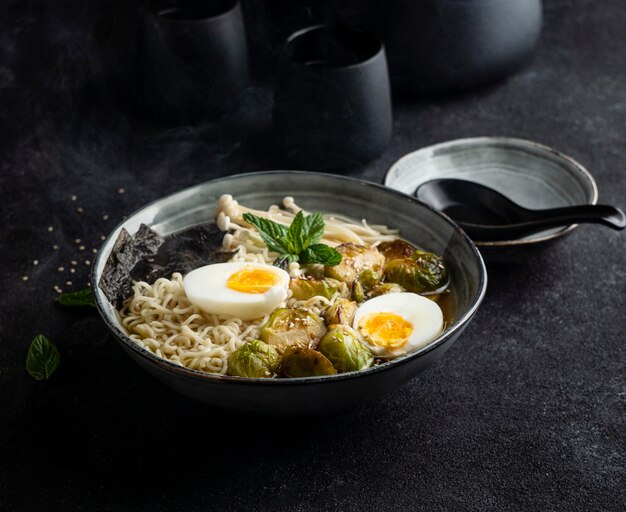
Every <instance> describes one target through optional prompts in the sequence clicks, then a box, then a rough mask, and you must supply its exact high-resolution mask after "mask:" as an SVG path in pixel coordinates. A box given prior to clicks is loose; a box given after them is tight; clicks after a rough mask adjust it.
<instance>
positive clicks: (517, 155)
mask: <svg viewBox="0 0 626 512" xmlns="http://www.w3.org/2000/svg"><path fill="white" fill-rule="evenodd" d="M438 178H457V179H463V180H468V181H474V182H476V183H480V184H482V185H486V186H488V187H491V188H493V189H495V190H497V191H498V192H500V193H502V194H505V195H506V196H508V197H509V198H510V199H512V200H513V201H515V202H516V203H518V204H519V205H521V206H524V207H526V208H533V209H542V208H557V207H560V206H573V205H579V204H596V203H597V201H598V190H597V187H596V183H595V181H594V179H593V177H592V176H591V174H590V173H589V171H587V170H586V169H585V168H584V167H583V166H582V165H581V164H579V163H578V162H576V161H575V160H573V159H572V158H570V157H568V156H567V155H564V154H563V153H560V152H559V151H557V150H555V149H553V148H550V147H548V146H544V145H543V144H539V143H537V142H532V141H527V140H523V139H515V138H509V137H476V138H470V139H458V140H453V141H449V142H443V143H441V144H435V145H433V146H428V147H425V148H422V149H419V150H418V151H415V152H413V153H409V154H408V155H405V156H404V157H402V158H401V159H400V160H398V161H397V162H396V163H394V164H393V165H392V166H391V168H390V169H389V171H387V174H386V175H385V177H384V179H383V183H384V184H385V185H386V186H388V187H390V188H393V189H396V190H399V191H401V192H404V193H406V194H410V195H412V194H413V193H414V192H415V189H416V188H417V187H418V186H419V185H421V184H422V183H424V182H426V181H430V180H433V179H438ZM575 228H576V225H570V226H563V227H559V228H554V229H550V230H546V231H543V232H541V233H536V234H534V235H532V236H528V237H525V238H520V239H516V240H506V241H498V242H476V245H477V246H478V247H479V249H480V250H481V252H482V253H483V255H490V254H491V253H492V252H493V250H494V249H498V250H511V249H522V248H524V247H527V246H533V247H536V246H539V245H544V244H546V243H547V242H550V241H553V240H556V239H558V238H560V237H562V236H563V235H566V234H567V233H570V232H571V231H572V230H573V229H575Z"/></svg>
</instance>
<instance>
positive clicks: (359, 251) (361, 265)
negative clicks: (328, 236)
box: [324, 243, 385, 284]
mask: <svg viewBox="0 0 626 512" xmlns="http://www.w3.org/2000/svg"><path fill="white" fill-rule="evenodd" d="M335 249H337V251H339V252H340V253H341V255H342V260H341V263H340V264H339V265H335V266H333V267H324V271H325V273H326V276H327V277H332V278H333V279H337V280H339V281H342V282H344V283H348V284H352V283H353V282H354V281H355V280H356V278H357V277H358V275H359V274H360V273H361V272H362V271H363V270H366V269H369V270H371V271H372V272H374V273H382V271H383V268H384V266H385V257H384V256H383V255H382V254H380V253H379V252H378V250H377V249H376V248H375V247H365V246H364V245H356V244H352V243H349V244H342V245H339V246H337V247H335Z"/></svg>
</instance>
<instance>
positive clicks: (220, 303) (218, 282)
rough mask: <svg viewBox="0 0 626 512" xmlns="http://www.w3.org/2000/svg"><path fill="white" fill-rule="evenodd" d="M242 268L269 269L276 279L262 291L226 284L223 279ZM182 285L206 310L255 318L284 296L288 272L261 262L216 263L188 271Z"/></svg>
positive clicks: (248, 318) (272, 307)
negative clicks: (239, 288) (234, 287)
mask: <svg viewBox="0 0 626 512" xmlns="http://www.w3.org/2000/svg"><path fill="white" fill-rule="evenodd" d="M245 268H252V269H259V270H264V271H267V272H272V273H273V274H274V275H275V276H276V277H277V278H278V283H277V284H276V285H274V286H272V287H271V288H270V289H269V290H267V291H266V292H265V293H245V292H240V291H237V290H233V289H231V288H229V287H228V286H227V284H226V283H227V281H228V279H229V278H230V276H232V275H233V274H234V273H235V272H239V271H240V270H243V269H245ZM183 287H184V289H185V294H186V295H187V297H188V298H189V301H190V302H191V303H192V304H194V305H196V306H198V307H199V308H200V309H202V310H203V311H205V312H207V313H212V314H216V315H230V316H234V317H238V318H241V319H242V320H254V319H256V318H261V317H263V316H265V315H267V314H269V313H271V312H272V311H274V310H275V309H276V308H277V307H279V306H280V305H281V303H282V302H283V301H284V300H285V299H286V298H287V290H288V288H289V274H288V273H287V272H285V271H284V270H282V269H280V268H278V267H274V266H272V265H266V264H264V263H249V262H231V263H217V264H215V265H206V266H204V267H200V268H197V269H195V270H192V271H191V272H189V274H187V275H186V276H185V277H184V279H183Z"/></svg>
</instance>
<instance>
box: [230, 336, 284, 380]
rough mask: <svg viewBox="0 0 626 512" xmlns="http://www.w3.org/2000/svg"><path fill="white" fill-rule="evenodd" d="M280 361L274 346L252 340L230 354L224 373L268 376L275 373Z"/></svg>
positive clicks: (239, 375)
mask: <svg viewBox="0 0 626 512" xmlns="http://www.w3.org/2000/svg"><path fill="white" fill-rule="evenodd" d="M280 362H281V357H280V354H279V353H278V351H277V350H276V349H275V348H274V347H272V346H270V345H268V344H267V343H263V342H262V341H260V340H252V341H248V342H247V343H246V344H245V345H243V346H242V347H241V348H240V349H239V350H235V352H233V353H232V354H231V355H230V357H229V358H228V369H227V370H226V375H234V376H237V377H259V378H269V377H273V376H274V375H275V374H276V372H277V371H278V367H279V366H280Z"/></svg>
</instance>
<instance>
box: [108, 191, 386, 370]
mask: <svg viewBox="0 0 626 512" xmlns="http://www.w3.org/2000/svg"><path fill="white" fill-rule="evenodd" d="M283 206H284V207H285V209H284V210H283V209H280V208H278V207H277V206H271V207H270V208H269V209H268V210H267V211H259V210H252V209H250V208H246V207H244V206H241V205H240V204H239V203H238V202H237V201H235V200H234V199H233V198H232V196H230V195H224V196H222V197H221V198H220V199H219V201H218V208H217V212H216V219H217V225H218V227H219V228H220V229H221V230H222V231H224V232H226V234H225V235H224V239H223V242H222V248H223V249H224V250H225V251H233V252H234V253H235V254H234V255H233V257H232V258H231V259H230V261H248V262H258V263H267V264H270V265H271V264H272V263H273V262H274V261H275V260H276V258H277V257H278V254H277V253H274V252H272V251H270V250H269V249H268V248H267V246H266V245H265V244H264V243H263V241H262V240H261V237H260V236H259V234H258V233H257V232H256V230H254V229H252V228H250V227H249V226H248V224H246V222H245V221H244V220H243V214H244V213H253V214H254V215H257V216H259V217H264V218H267V219H271V220H273V221H275V222H279V223H281V224H285V225H289V224H291V221H292V220H293V218H294V217H295V215H296V213H298V212H299V211H300V210H301V208H299V207H298V206H297V205H296V204H295V202H294V200H293V198H291V197H286V198H285V199H284V200H283ZM304 213H306V212H304ZM323 217H324V235H323V237H322V242H323V243H325V244H327V245H329V246H332V247H335V246H337V245H340V244H343V243H347V242H352V243H356V244H361V245H377V244H379V243H380V242H383V241H391V240H394V239H396V238H397V236H398V232H397V230H392V229H389V228H387V227H386V226H370V225H368V224H367V223H366V221H365V220H363V221H362V222H361V223H357V222H354V221H352V220H350V219H347V218H345V217H342V216H338V215H324V216H323ZM288 271H289V274H290V275H291V276H292V277H297V276H299V275H302V273H303V272H304V271H303V269H301V268H300V266H299V264H298V263H290V265H289V269H288ZM132 290H133V295H132V297H130V298H129V299H127V300H126V301H124V304H123V307H122V309H121V311H120V316H121V319H122V325H123V326H124V328H125V329H126V331H127V332H128V333H129V337H130V338H131V339H132V340H133V341H135V342H136V343H137V344H139V345H141V346H142V347H143V348H145V349H146V350H149V351H150V352H152V353H153V354H155V355H157V356H159V357H161V358H163V359H167V360H168V361H170V362H172V363H175V364H178V365H180V366H185V367H187V368H192V369H194V370H199V371H203V372H208V373H217V374H222V375H223V374H225V373H226V370H227V369H228V357H229V355H230V354H232V353H233V352H234V351H235V350H238V349H239V348H240V347H241V346H242V345H243V344H244V343H246V342H247V341H251V340H254V339H258V338H259V335H260V332H261V327H262V326H263V325H264V324H265V323H266V322H267V320H268V318H269V315H267V316H265V317H263V318H259V319H256V320H253V321H248V322H246V321H244V320H241V319H240V318H235V317H231V316H228V315H213V314H209V313H205V312H203V311H202V310H201V309H200V308H198V307H197V306H194V305H193V304H191V302H190V301H189V299H188V298H187V296H186V295H185V290H184V288H183V276H182V275H181V274H179V273H174V274H173V275H172V278H171V279H166V278H160V279H157V280H156V281H155V282H154V284H152V285H150V284H148V283H146V282H143V281H137V282H135V283H133V287H132ZM339 296H340V295H339V293H337V294H336V295H335V296H334V297H332V298H331V299H327V298H326V297H322V296H316V297H312V298H310V299H307V300H301V301H298V300H296V299H294V298H293V297H291V291H289V295H288V297H287V300H286V303H285V304H283V305H282V306H281V307H285V306H286V307H289V308H306V309H307V310H309V311H311V312H313V313H316V314H318V315H321V314H322V313H323V312H324V310H325V309H326V308H327V307H328V306H329V305H331V304H333V303H334V302H335V300H337V298H339Z"/></svg>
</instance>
